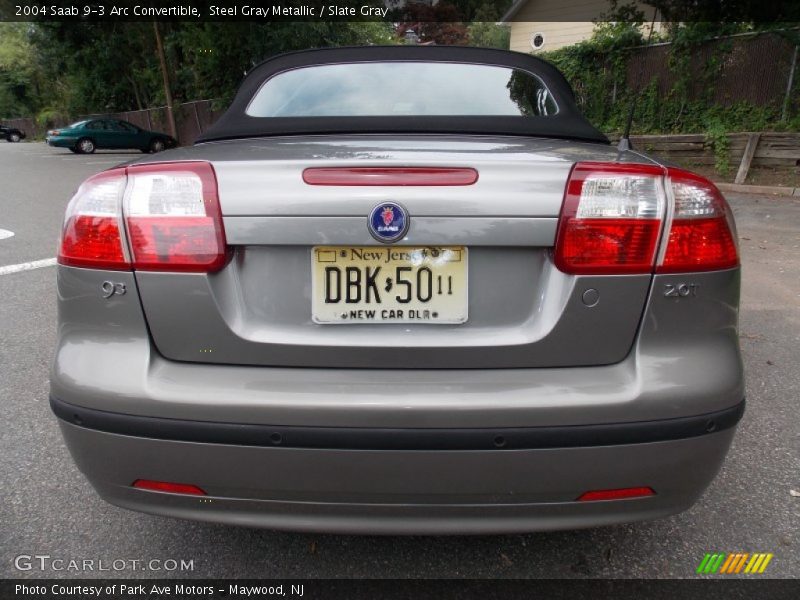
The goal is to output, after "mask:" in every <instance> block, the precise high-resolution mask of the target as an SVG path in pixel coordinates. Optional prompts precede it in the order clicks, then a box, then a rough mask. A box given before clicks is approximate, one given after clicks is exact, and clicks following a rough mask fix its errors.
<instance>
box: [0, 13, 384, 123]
mask: <svg viewBox="0 0 800 600" xmlns="http://www.w3.org/2000/svg"><path fill="white" fill-rule="evenodd" d="M160 27H161V33H162V36H163V41H164V47H165V54H166V58H167V66H168V71H169V76H170V84H171V87H172V95H173V99H174V101H175V102H176V103H179V102H186V101H191V100H199V99H206V98H213V99H216V100H217V102H218V104H219V105H220V106H222V105H225V104H226V103H227V102H228V101H229V100H230V98H231V97H232V96H233V94H234V93H235V91H236V88H237V87H238V85H239V82H240V81H241V79H242V77H243V76H244V74H245V72H246V71H248V70H250V69H251V68H253V67H254V66H255V65H257V64H258V63H260V62H261V61H263V60H265V59H267V58H269V57H270V56H273V55H275V54H279V53H281V52H288V51H291V50H302V49H306V48H314V47H326V46H342V45H361V44H391V43H394V38H393V31H392V27H391V24H389V23H380V22H368V23H367V22H365V23H334V22H309V23H302V24H298V23H282V22H267V23H263V24H262V23H252V22H198V23H195V22H188V21H186V22H168V23H161V24H160ZM163 104H165V97H164V89H163V82H162V76H161V70H160V64H159V60H158V55H157V53H156V44H155V35H154V30H153V24H152V23H148V22H141V23H140V22H125V23H122V22H119V23H115V22H80V23H76V22H70V23H61V22H37V23H35V24H23V23H0V117H14V116H30V115H38V116H39V118H40V119H41V120H42V122H52V121H54V120H55V121H58V120H59V119H61V118H62V117H63V116H64V115H69V118H72V117H75V116H78V115H81V114H91V113H101V112H117V111H126V110H136V109H141V108H150V107H154V106H161V105H163Z"/></svg>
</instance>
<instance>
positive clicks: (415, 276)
mask: <svg viewBox="0 0 800 600" xmlns="http://www.w3.org/2000/svg"><path fill="white" fill-rule="evenodd" d="M311 261H312V269H311V271H312V286H311V295H312V303H311V315H312V319H313V320H314V322H315V323H325V324H331V323H424V324H442V325H443V324H453V323H464V322H465V321H466V320H467V314H468V313H467V249H466V248H465V247H463V246H446V247H442V246H435V247H419V248H417V247H405V246H395V247H391V246H387V247H380V246H364V247H342V246H317V247H315V248H313V249H312V252H311Z"/></svg>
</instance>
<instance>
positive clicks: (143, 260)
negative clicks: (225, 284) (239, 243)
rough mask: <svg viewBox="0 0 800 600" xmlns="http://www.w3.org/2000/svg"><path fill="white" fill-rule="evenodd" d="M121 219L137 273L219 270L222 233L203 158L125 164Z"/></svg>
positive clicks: (222, 255) (214, 182)
mask: <svg viewBox="0 0 800 600" xmlns="http://www.w3.org/2000/svg"><path fill="white" fill-rule="evenodd" d="M128 178H129V182H128V192H127V193H126V195H125V208H124V213H125V220H126V223H127V226H128V236H129V241H130V248H131V258H132V261H133V267H134V269H136V270H140V271H197V272H212V271H217V270H219V269H221V268H222V267H223V266H224V265H225V261H226V247H225V231H224V228H223V226H222V216H221V214H220V209H219V197H218V194H217V179H216V176H215V175H214V169H213V168H212V167H211V165H210V164H208V163H204V162H187V163H164V164H157V165H137V166H133V167H129V168H128Z"/></svg>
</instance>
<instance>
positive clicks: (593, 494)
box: [578, 487, 656, 502]
mask: <svg viewBox="0 0 800 600" xmlns="http://www.w3.org/2000/svg"><path fill="white" fill-rule="evenodd" d="M655 495H656V492H655V490H653V488H651V487H629V488H619V489H615V490H592V491H590V492H585V493H583V494H581V495H580V496H579V497H578V502H595V501H597V500H629V499H631V498H647V497H648V496H655Z"/></svg>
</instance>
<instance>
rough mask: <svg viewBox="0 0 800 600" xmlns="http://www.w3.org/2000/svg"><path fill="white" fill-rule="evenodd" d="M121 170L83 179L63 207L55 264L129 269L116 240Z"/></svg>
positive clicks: (118, 234) (122, 179) (120, 194)
mask: <svg viewBox="0 0 800 600" xmlns="http://www.w3.org/2000/svg"><path fill="white" fill-rule="evenodd" d="M125 179H126V178H125V170H124V169H114V170H111V171H105V172H103V173H99V174H98V175H95V176H93V177H90V178H89V179H87V180H86V181H85V182H84V183H83V184H82V185H81V187H80V188H79V189H78V192H77V193H76V194H75V196H74V197H73V198H72V200H70V202H69V204H68V205H67V213H66V216H65V218H64V228H63V230H62V233H61V244H60V246H59V251H58V262H59V263H61V264H62V265H69V266H71V267H90V268H95V269H116V270H120V269H130V265H129V264H128V261H127V260H126V258H125V254H124V251H123V248H122V238H121V236H120V222H121V215H120V211H119V204H120V199H121V197H122V193H123V191H124V190H125Z"/></svg>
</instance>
